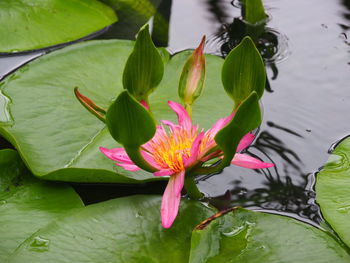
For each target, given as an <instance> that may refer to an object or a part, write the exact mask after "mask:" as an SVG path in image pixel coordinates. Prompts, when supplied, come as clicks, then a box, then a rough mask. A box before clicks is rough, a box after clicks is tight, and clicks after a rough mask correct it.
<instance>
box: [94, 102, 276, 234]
mask: <svg viewBox="0 0 350 263" xmlns="http://www.w3.org/2000/svg"><path fill="white" fill-rule="evenodd" d="M168 104H169V106H170V108H171V109H172V110H173V111H174V112H175V113H176V114H177V116H178V124H174V123H172V122H170V121H165V120H164V121H162V125H158V126H157V130H156V133H155V135H154V137H153V138H152V139H151V140H150V141H148V142H147V143H145V144H144V145H142V150H141V153H142V155H143V157H144V159H145V160H146V161H147V162H148V163H149V164H150V165H152V166H153V167H155V168H156V169H158V171H157V172H155V173H154V175H155V176H170V178H169V182H168V184H167V186H166V189H165V192H164V194H163V198H162V205H161V219H162V225H163V227H164V228H169V227H170V226H171V225H172V223H173V222H174V220H175V218H176V216H177V213H178V210H179V205H180V199H181V191H182V188H183V186H184V178H185V173H186V170H188V169H190V168H192V167H194V166H195V165H196V164H199V163H204V162H206V161H208V160H210V159H213V158H217V157H220V158H221V157H222V155H223V153H222V151H220V150H216V151H214V152H213V151H212V150H213V148H214V147H215V146H216V142H215V140H214V137H215V135H216V133H217V132H218V131H220V130H221V129H222V128H223V127H224V126H226V125H227V124H228V123H229V122H230V120H231V119H232V118H233V114H232V115H230V116H229V117H227V118H222V119H219V120H218V121H217V122H216V123H215V124H214V125H213V127H212V128H211V129H209V130H208V131H206V132H204V131H200V130H199V129H198V126H196V125H193V124H192V120H191V118H190V116H189V115H188V113H187V112H186V110H185V109H184V108H183V107H182V106H181V105H180V104H178V103H176V102H173V101H169V102H168ZM166 127H168V128H166ZM253 140H254V135H253V134H252V133H248V134H246V135H245V136H244V137H243V138H242V140H241V141H240V143H239V145H238V147H237V150H236V152H237V153H236V154H235V156H234V157H233V159H232V161H231V163H232V164H234V165H237V166H241V167H246V168H250V169H260V168H268V167H272V166H274V165H273V164H271V163H264V162H262V161H260V160H258V159H256V158H253V157H251V156H249V155H246V154H241V153H239V152H240V151H242V150H243V149H245V148H246V147H247V146H248V145H250V144H251V142H252V141H253ZM100 150H101V151H102V153H104V154H105V155H106V156H107V157H108V158H110V159H111V160H113V161H116V162H117V163H116V165H118V166H121V167H123V168H124V169H125V170H128V171H138V170H140V168H139V167H138V166H136V165H135V164H134V163H133V162H132V161H131V159H130V158H129V156H128V155H127V153H126V152H125V150H124V149H123V148H114V149H106V148H103V147H100Z"/></svg>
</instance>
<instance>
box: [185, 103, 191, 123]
mask: <svg viewBox="0 0 350 263" xmlns="http://www.w3.org/2000/svg"><path fill="white" fill-rule="evenodd" d="M185 110H186V111H187V113H188V115H189V116H190V118H191V119H192V105H191V104H187V103H186V104H185Z"/></svg>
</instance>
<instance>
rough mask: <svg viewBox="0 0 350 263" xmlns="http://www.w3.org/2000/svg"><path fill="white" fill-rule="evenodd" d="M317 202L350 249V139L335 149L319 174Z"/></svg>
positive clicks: (324, 215) (327, 219)
mask: <svg viewBox="0 0 350 263" xmlns="http://www.w3.org/2000/svg"><path fill="white" fill-rule="evenodd" d="M316 201H317V203H318V204H319V205H320V207H321V211H322V214H323V217H324V218H325V219H326V221H327V222H328V223H329V224H330V225H331V226H332V228H333V229H334V230H335V232H337V234H338V235H339V237H340V238H341V239H342V240H343V241H344V242H345V243H346V244H347V245H348V246H349V247H350V138H347V139H345V140H344V141H342V142H341V143H340V144H339V145H338V146H337V147H336V148H335V150H334V152H333V153H332V155H331V157H330V159H329V161H328V162H327V164H326V165H325V166H324V168H323V169H322V170H321V171H320V172H319V173H318V174H317V180H316Z"/></svg>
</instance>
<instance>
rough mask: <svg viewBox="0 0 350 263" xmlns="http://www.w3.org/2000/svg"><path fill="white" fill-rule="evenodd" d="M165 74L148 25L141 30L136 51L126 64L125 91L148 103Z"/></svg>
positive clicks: (124, 75)
mask: <svg viewBox="0 0 350 263" xmlns="http://www.w3.org/2000/svg"><path fill="white" fill-rule="evenodd" d="M163 73H164V63H163V59H162V56H161V55H160V54H159V52H158V50H157V48H156V47H155V45H154V44H153V42H152V39H151V36H150V34H149V29H148V24H146V25H145V26H143V27H142V28H141V29H140V31H139V33H138V35H137V39H136V43H135V46H134V49H133V51H132V53H131V55H130V56H129V58H128V60H127V62H126V65H125V68H124V72H123V86H124V89H126V90H128V91H129V92H130V94H131V95H133V96H134V97H135V98H136V99H137V100H138V101H141V100H145V101H147V98H148V95H149V94H150V93H151V92H152V91H153V90H154V89H155V88H156V86H157V85H158V84H159V83H160V81H161V80H162V78H163Z"/></svg>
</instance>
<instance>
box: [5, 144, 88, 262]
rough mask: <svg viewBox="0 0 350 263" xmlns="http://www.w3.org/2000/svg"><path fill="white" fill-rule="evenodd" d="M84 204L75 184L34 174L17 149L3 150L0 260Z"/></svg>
mask: <svg viewBox="0 0 350 263" xmlns="http://www.w3.org/2000/svg"><path fill="white" fill-rule="evenodd" d="M81 206H82V202H81V200H80V198H79V196H78V195H77V194H76V193H75V192H74V190H73V189H72V188H71V187H69V186H64V185H58V184H53V183H46V182H42V181H40V180H37V179H35V178H34V177H31V176H30V174H29V172H28V171H27V169H26V168H25V166H24V164H23V163H22V161H21V159H20V157H19V155H18V154H17V152H16V151H14V150H0V262H4V260H5V259H6V258H7V257H8V256H9V254H10V253H12V252H13V251H14V250H15V249H16V247H17V246H18V245H19V244H21V243H22V242H23V241H24V240H25V239H26V238H28V237H29V236H30V235H32V234H33V233H34V232H36V231H37V230H38V229H40V228H41V227H43V226H45V225H46V224H47V223H49V222H50V221H51V220H53V219H54V218H56V217H58V216H60V215H62V214H64V213H65V212H66V211H68V210H70V209H73V208H77V207H81Z"/></svg>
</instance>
